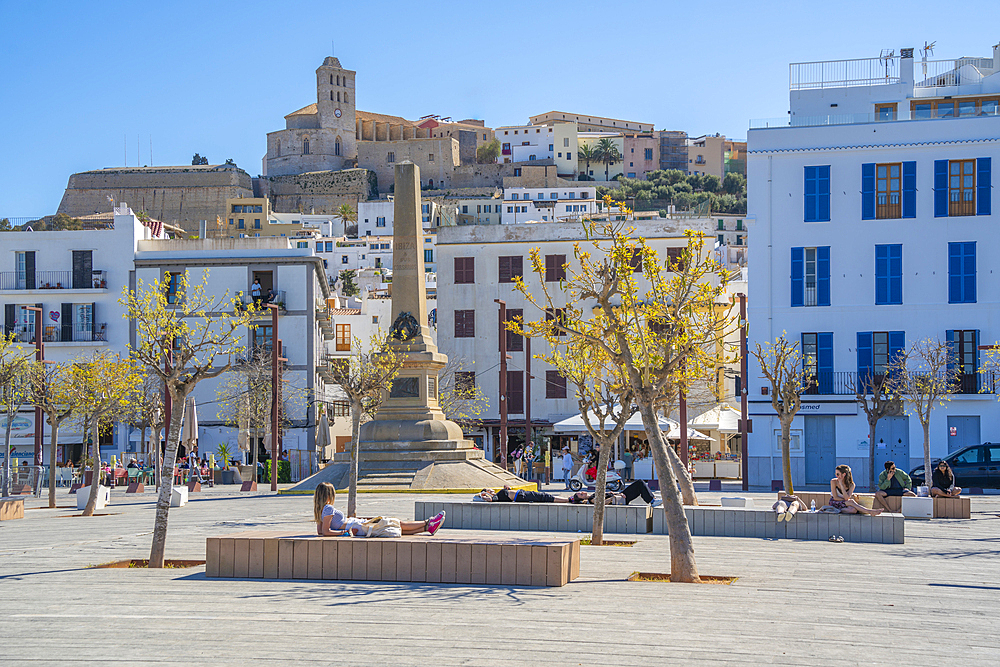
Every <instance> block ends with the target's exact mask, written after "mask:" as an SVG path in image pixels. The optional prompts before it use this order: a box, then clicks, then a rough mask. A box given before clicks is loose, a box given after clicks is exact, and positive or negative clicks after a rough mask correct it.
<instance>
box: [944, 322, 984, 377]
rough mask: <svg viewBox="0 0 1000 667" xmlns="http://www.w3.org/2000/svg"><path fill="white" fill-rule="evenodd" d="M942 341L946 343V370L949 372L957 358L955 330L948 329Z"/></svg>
mask: <svg viewBox="0 0 1000 667" xmlns="http://www.w3.org/2000/svg"><path fill="white" fill-rule="evenodd" d="M944 339H945V341H946V342H947V343H948V370H949V371H951V370H952V369H954V368H955V359H956V358H957V357H958V345H957V344H956V341H955V330H954V329H948V330H947V331H945V332H944ZM977 347H978V346H977Z"/></svg>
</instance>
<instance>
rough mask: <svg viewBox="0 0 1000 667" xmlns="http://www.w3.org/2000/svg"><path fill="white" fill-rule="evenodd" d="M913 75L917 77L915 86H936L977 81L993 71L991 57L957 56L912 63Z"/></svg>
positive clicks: (958, 84) (957, 84)
mask: <svg viewBox="0 0 1000 667" xmlns="http://www.w3.org/2000/svg"><path fill="white" fill-rule="evenodd" d="M913 71H914V76H915V77H919V78H918V80H917V82H916V84H915V87H917V88H938V87H949V86H960V85H964V84H971V83H979V82H980V81H981V80H982V79H983V76H985V75H988V74H990V73H992V72H993V59H992V58H957V59H951V60H928V61H927V62H926V63H924V62H915V63H914V64H913Z"/></svg>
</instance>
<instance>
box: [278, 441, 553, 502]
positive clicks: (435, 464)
mask: <svg viewBox="0 0 1000 667" xmlns="http://www.w3.org/2000/svg"><path fill="white" fill-rule="evenodd" d="M472 452H478V453H479V457H478V458H468V459H464V460H449V459H443V460H407V459H397V460H380V459H375V460H371V459H368V458H367V457H366V454H368V452H364V451H363V452H361V461H360V463H359V466H358V468H359V469H358V489H360V490H363V491H383V492H385V491H397V492H403V491H411V492H412V491H445V492H448V491H452V492H468V493H476V492H478V491H480V490H481V489H484V488H487V487H489V488H500V487H502V486H504V485H505V484H508V485H510V486H511V487H513V488H531V489H534V488H535V485H534V484H531V483H529V482H526V481H524V480H523V479H521V478H520V477H517V476H516V475H514V474H513V473H511V472H508V471H506V470H504V469H503V468H501V467H500V466H498V465H495V464H493V463H490V462H489V461H487V460H485V459H484V458H482V452H481V451H480V450H476V449H474V450H472ZM472 452H469V453H470V454H471V453H472ZM415 453H417V454H421V452H415ZM433 453H438V452H425V453H423V454H425V455H427V456H428V458H429V455H430V454H433ZM338 456H339V455H338ZM350 475H351V466H350V462H349V461H348V462H345V461H338V460H334V462H333V463H331V464H330V465H328V466H327V467H325V468H323V469H322V470H320V471H319V472H318V473H316V474H315V475H313V476H312V477H309V478H307V479H304V480H302V481H301V482H299V483H298V484H296V485H295V486H294V487H292V488H291V489H287V490H285V491H282V494H306V493H312V492H313V491H315V490H316V487H317V486H319V485H320V484H321V483H323V482H329V483H330V484H333V486H334V487H336V488H337V489H338V490H342V489H346V488H347V486H348V483H349V482H350Z"/></svg>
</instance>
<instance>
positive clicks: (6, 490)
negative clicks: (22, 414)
mask: <svg viewBox="0 0 1000 667" xmlns="http://www.w3.org/2000/svg"><path fill="white" fill-rule="evenodd" d="M13 425H14V418H13V417H11V416H10V413H8V414H7V432H6V433H5V434H4V438H3V469H4V474H3V497H4V498H6V497H7V496H9V495H10V429H11V427H12V426H13Z"/></svg>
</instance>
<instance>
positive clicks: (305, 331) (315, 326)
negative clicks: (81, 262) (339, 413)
mask: <svg viewBox="0 0 1000 667" xmlns="http://www.w3.org/2000/svg"><path fill="white" fill-rule="evenodd" d="M206 271H207V276H206ZM168 274H169V275H170V276H180V275H181V274H185V275H186V277H187V280H188V284H189V285H196V284H200V283H202V282H205V284H206V293H207V294H211V295H215V296H217V297H221V296H222V295H224V294H226V293H227V292H228V294H229V295H231V296H235V295H237V294H239V293H242V295H243V296H242V298H243V300H244V301H247V302H249V301H250V289H251V285H253V283H254V281H255V280H259V281H260V284H261V287H262V291H263V293H264V294H267V293H268V291H269V290H273V291H274V292H275V294H276V298H275V303H277V304H279V306H280V308H279V316H278V332H277V338H278V339H280V340H281V341H282V343H283V347H282V354H283V356H284V357H285V358H286V359H287V360H288V361H287V362H285V368H286V372H285V374H284V379H285V380H287V384H286V386H287V387H289V388H292V389H293V390H294V394H295V398H294V399H292V400H289V401H288V402H286V404H285V410H286V413H285V414H286V419H287V420H288V421H289V422H290V425H289V427H288V428H287V430H286V431H285V433H284V435H283V437H282V442H281V448H282V449H284V450H285V451H287V452H288V453H289V460H290V461H291V462H292V477H293V479H295V478H299V477H302V476H303V475H308V474H310V471H315V470H316V456H315V451H314V448H315V434H316V408H315V406H316V403H317V402H318V401H325V400H327V393H328V388H327V386H326V384H325V383H324V382H323V380H322V378H321V376H319V374H318V373H319V370H320V368H321V366H322V364H323V358H324V349H325V343H324V338H325V337H326V336H331V337H332V334H333V331H332V328H331V324H330V320H329V317H327V316H326V312H327V299H328V298H329V297H330V296H331V292H330V287H329V284H328V282H327V279H326V275H325V272H324V269H323V264H322V261H321V260H320V258H318V257H317V256H316V255H315V254H314V253H313V249H312V248H296V247H292V245H291V243H290V242H289V240H288V239H286V238H281V237H269V238H265V237H260V238H243V239H172V240H160V241H153V240H150V241H140V242H139V243H138V247H137V250H136V253H135V278H134V280H135V283H134V284H135V285H139V284H146V285H149V284H150V283H152V282H153V281H158V280H163V278H164V277H165V276H167V275H168ZM255 324H256V326H255V328H254V329H252V330H251V329H249V328H248V330H247V331H246V332H245V334H244V337H243V344H244V345H245V346H246V347H247V349H250V348H253V347H263V348H265V349H273V345H274V339H275V332H274V331H273V329H272V325H271V314H270V312H267V311H265V313H264V314H263V315H262V316H261V317H260V318H259V319H258V320H257V321H256V323H255ZM126 326H127V323H126ZM133 335H134V334H133ZM224 382H225V374H223V375H222V376H220V377H219V378H216V379H214V380H206V381H204V382H202V383H201V384H199V385H198V386H197V387H196V389H195V392H194V397H195V402H196V403H197V404H198V405H199V406H203V407H202V408H200V409H199V415H198V418H199V419H198V423H199V442H198V451H199V454H200V455H201V456H207V455H208V454H210V453H212V452H214V451H215V450H216V447H217V446H218V445H219V444H222V443H225V444H227V445H228V446H229V447H230V449H231V450H232V451H237V450H238V448H237V441H238V440H237V438H238V429H237V428H234V427H232V426H227V425H226V424H224V423H223V422H222V421H220V419H219V418H218V415H217V411H218V405H217V401H218V396H219V390H220V388H221V387H223V386H224V384H223V383H224ZM257 444H258V446H260V447H261V451H260V452H259V455H260V458H261V459H263V458H265V457H266V456H269V455H270V454H269V452H266V451H265V450H264V449H263V441H260V442H258V443H257Z"/></svg>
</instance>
